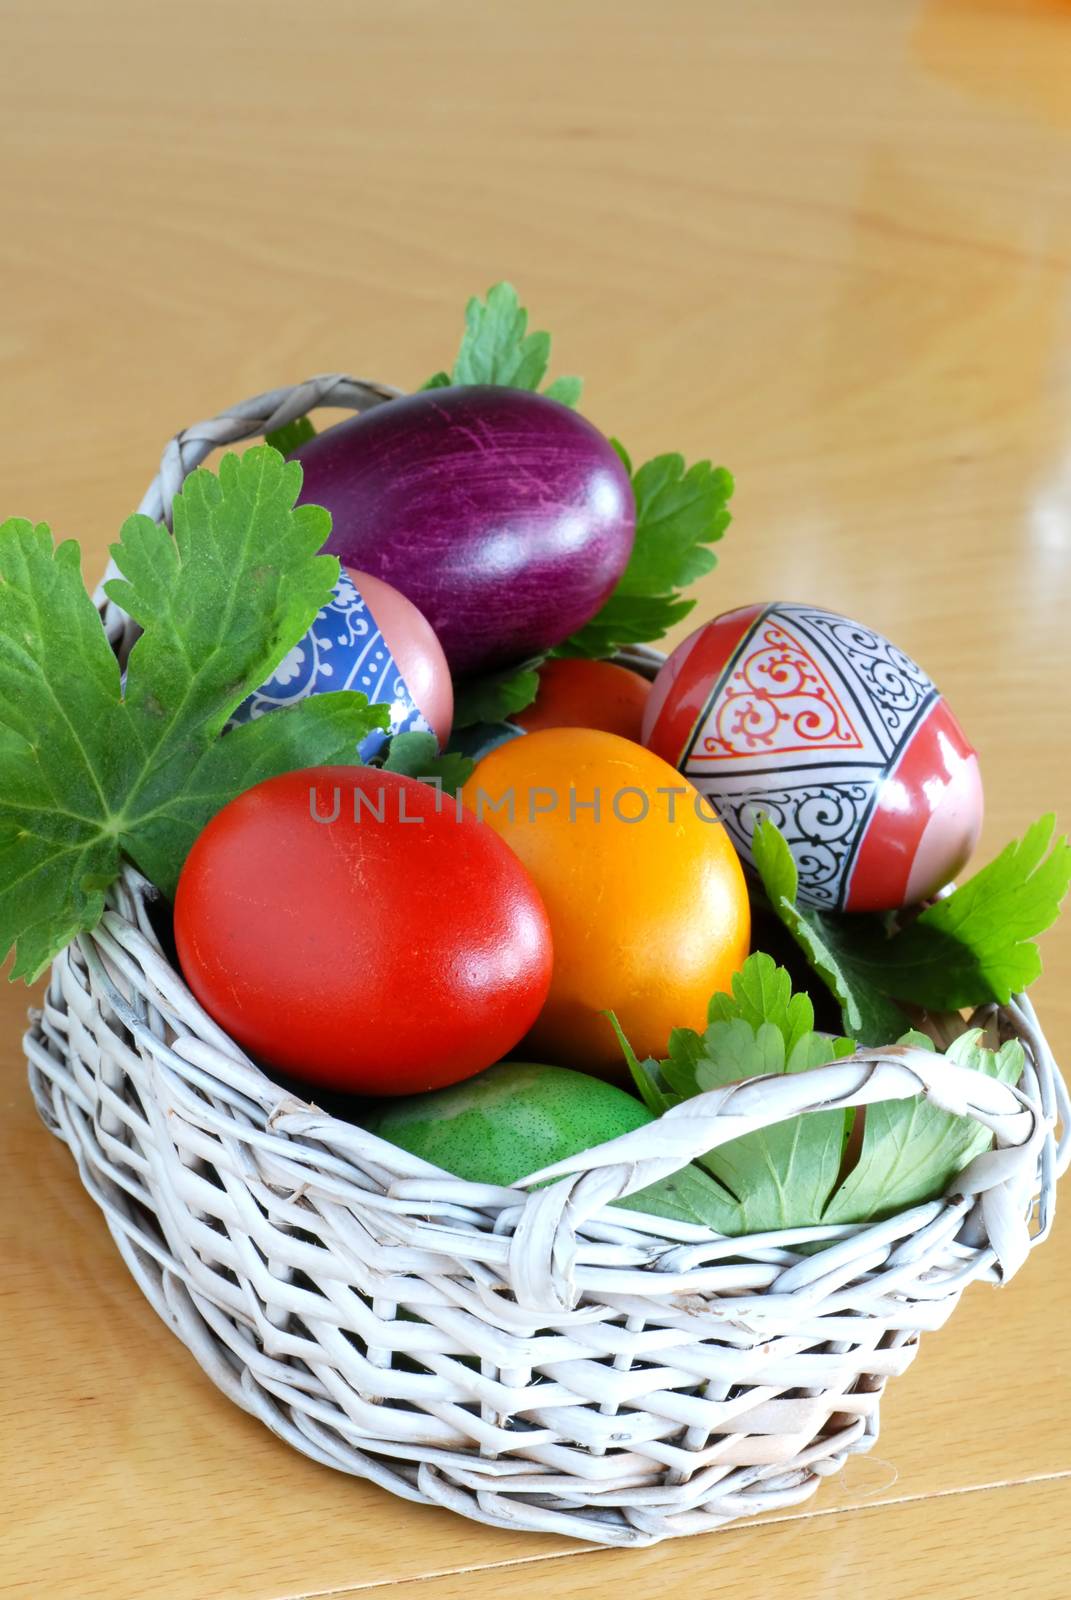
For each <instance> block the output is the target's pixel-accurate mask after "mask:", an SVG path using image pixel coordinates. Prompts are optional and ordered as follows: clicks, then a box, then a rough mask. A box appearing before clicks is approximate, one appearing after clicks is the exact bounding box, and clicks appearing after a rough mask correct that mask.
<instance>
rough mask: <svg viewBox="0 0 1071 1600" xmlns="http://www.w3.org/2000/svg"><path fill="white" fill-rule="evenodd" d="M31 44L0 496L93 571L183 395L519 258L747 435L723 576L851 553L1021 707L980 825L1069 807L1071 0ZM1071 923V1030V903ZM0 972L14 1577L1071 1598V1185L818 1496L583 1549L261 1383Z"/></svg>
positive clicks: (12, 236) (90, 11) (176, 24)
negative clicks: (217, 1333) (207, 1374)
mask: <svg viewBox="0 0 1071 1600" xmlns="http://www.w3.org/2000/svg"><path fill="white" fill-rule="evenodd" d="M0 59H2V60H3V63H4V80H5V81H4V93H3V96H2V100H0V127H2V141H3V187H2V194H3V201H2V218H3V226H2V229H0V260H2V263H3V293H4V298H3V313H2V316H0V364H2V378H3V381H2V383H0V488H2V494H3V504H2V506H0V512H2V513H3V514H5V515H6V514H11V513H19V514H22V515H27V516H32V517H34V518H40V519H46V520H48V521H49V522H51V524H52V525H53V527H54V529H55V530H56V531H57V532H58V533H61V534H64V535H70V534H75V535H77V536H78V537H79V538H81V539H82V540H83V541H84V546H85V551H86V570H87V573H88V574H89V575H90V576H91V577H95V576H96V574H97V572H98V570H99V569H100V567H101V566H102V563H103V558H104V551H105V546H106V544H107V542H108V540H109V539H110V538H112V537H114V535H115V533H116V531H117V529H118V526H119V523H120V521H121V519H122V517H123V516H124V515H125V514H126V513H127V512H128V511H129V510H131V509H132V508H133V506H134V504H135V502H136V501H137V499H138V498H139V497H140V494H141V492H142V489H143V487H144V485H145V483H146V482H147V480H148V478H149V476H150V475H151V473H152V471H153V469H154V465H155V461H156V458H157V454H158V451H159V449H160V446H161V445H162V443H163V441H164V440H165V439H166V438H167V437H168V435H169V434H170V433H171V432H172V431H174V429H175V428H177V427H178V426H180V425H183V424H185V423H188V422H191V421H193V420H194V419H195V418H198V417H200V416H203V415H205V414H207V413H211V412H212V411H213V410H215V409H217V408H218V407H219V406H221V405H223V404H225V403H227V402H229V401H232V400H236V399H238V398H240V397H242V396H245V395H248V394H251V393H254V392H255V391H257V390H259V389H262V388H267V387H269V386H272V385H275V384H277V383H281V382H286V381H290V380H293V379H297V378H301V377H304V376H307V375H308V374H309V373H313V372H318V371H323V370H330V369H338V368H341V369H349V370H351V371H355V372H358V373H361V374H367V375H372V376H377V377H382V378H387V379H390V380H393V381H395V382H398V383H400V384H403V385H405V384H411V383H414V382H416V381H418V380H420V379H421V378H422V377H423V376H424V375H425V374H426V373H428V372H430V371H431V370H432V369H433V368H435V367H437V366H439V365H441V364H442V363H443V362H444V360H447V359H449V357H450V355H451V354H452V352H453V348H454V346H455V343H456V338H457V334H458V328H459V322H460V314H461V307H462V305H463V302H464V300H465V298H466V297H467V296H468V295H469V294H470V293H471V292H473V291H474V290H482V289H484V288H485V287H486V286H487V284H489V283H490V282H492V281H494V280H495V279H498V278H501V277H510V278H512V279H513V280H515V281H516V282H517V283H518V284H519V285H520V286H521V288H522V289H523V292H524V295H525V297H526V299H527V300H528V302H529V304H530V305H531V306H532V307H533V308H534V309H535V312H536V314H537V317H538V322H539V325H542V326H549V327H550V328H552V329H553V330H555V332H556V335H557V352H558V353H557V370H558V371H580V372H582V373H584V374H585V375H586V376H587V380H588V388H587V399H586V408H587V410H588V412H589V414H590V415H591V416H592V417H593V419H594V420H595V421H596V422H598V423H599V424H601V425H602V426H604V427H605V428H606V429H607V430H610V431H613V432H615V433H616V434H618V435H619V436H620V437H622V438H623V439H625V440H626V441H627V442H628V443H629V445H630V447H631V448H632V449H633V450H634V451H639V452H647V453H654V452H656V451H659V450H665V449H680V450H682V451H684V452H685V453H686V454H688V455H689V456H698V455H701V454H702V455H705V454H708V453H709V454H713V455H714V456H715V457H717V458H718V459H719V460H722V461H724V462H725V463H726V464H727V465H729V466H731V467H732V468H733V470H734V471H735V472H736V474H737V478H738V485H739V489H738V497H737V503H736V521H735V524H734V526H733V528H732V530H731V532H730V535H729V537H728V539H727V540H726V542H725V544H724V545H723V547H722V550H723V555H722V562H721V566H720V567H719V569H718V571H717V572H716V573H715V574H714V575H713V576H712V577H711V578H710V579H709V580H708V581H707V583H706V594H705V596H704V605H705V607H706V609H707V610H708V611H709V612H710V613H713V612H715V611H718V610H723V609H726V608H728V607H730V606H734V605H739V604H742V603H744V602H747V601H751V600H756V599H773V598H777V597H782V598H798V599H814V600H819V601H821V602H823V603H825V604H827V605H828V606H830V607H832V608H834V609H837V610H841V611H845V612H847V613H848V614H849V615H855V616H858V617H859V618H860V619H862V620H864V621H866V622H868V623H871V624H873V625H874V626H876V627H877V628H879V629H881V630H882V631H884V632H886V633H888V634H890V635H891V636H892V637H893V638H894V639H895V640H896V641H897V642H898V643H899V644H900V645H902V646H903V647H904V648H905V649H907V650H908V651H909V652H911V653H912V654H913V655H915V656H916V657H918V658H920V659H921V660H922V662H923V663H924V664H925V666H926V667H927V668H928V670H929V671H930V672H931V673H932V674H933V675H934V677H935V678H936V679H937V681H938V682H939V683H940V684H941V685H942V687H943V688H944V689H945V690H946V692H947V693H948V695H949V698H950V700H951V702H952V704H953V705H954V706H955V707H956V708H957V710H958V712H959V715H960V717H961V719H962V720H963V721H964V722H965V723H966V726H967V728H968V730H969V732H970V734H971V735H972V736H973V739H974V741H975V742H976V744H977V745H978V747H979V750H980V752H981V757H982V762H983V769H984V773H985V779H986V787H987V799H988V815H987V822H986V829H985V835H984V840H983V852H982V853H983V855H989V854H991V853H992V852H993V851H994V850H995V849H996V848H998V847H999V845H1000V844H1001V843H1002V842H1003V841H1004V840H1006V839H1007V838H1009V837H1011V835H1012V834H1013V833H1016V832H1020V831H1022V829H1023V828H1024V826H1025V825H1026V824H1027V823H1028V822H1029V821H1031V820H1032V819H1033V818H1034V817H1035V816H1036V815H1037V814H1039V813H1040V812H1041V811H1042V810H1044V809H1046V808H1049V807H1053V806H1056V807H1058V808H1061V809H1062V811H1063V814H1064V820H1065V822H1066V821H1068V820H1071V781H1069V780H1071V754H1069V750H1071V744H1069V738H1068V735H1069V733H1071V726H1069V718H1068V711H1067V693H1068V691H1067V684H1068V675H1069V673H1071V626H1069V614H1068V613H1069V603H1071V359H1069V355H1071V6H1069V5H1068V4H1067V3H1066V0H1003V3H998V0H974V3H968V0H930V3H926V4H916V3H911V0H810V3H809V4H807V5H801V4H799V3H798V0H751V3H749V4H747V5H739V4H735V3H732V0H719V3H712V0H660V3H659V4H657V5H651V4H650V3H649V0H615V3H614V4H610V3H609V0H543V3H542V4H540V5H539V6H538V7H537V6H523V7H522V6H509V5H503V4H501V3H498V0H452V3H451V4H450V5H445V4H442V3H439V4H436V3H435V0H393V3H391V4H386V5H384V4H382V3H379V4H372V3H370V0H303V3H301V4H295V3H294V0H286V3H283V0H255V3H254V0H230V3H228V4H226V5H223V6H220V5H217V4H215V3H212V4H209V3H207V0H186V3H185V4H183V5H180V6H164V5H162V4H158V3H153V0H94V3H93V4H92V5H86V4H84V0H3V4H2V5H0ZM1046 963H1047V969H1048V974H1047V976H1046V978H1045V979H1044V980H1043V981H1042V983H1041V984H1040V985H1039V989H1038V999H1039V1003H1040V1006H1041V1009H1042V1011H1043V1014H1044V1015H1045V1017H1046V1020H1047V1023H1048V1025H1049V1028H1050V1032H1051V1036H1052V1038H1053V1042H1054V1044H1055V1045H1056V1047H1057V1050H1058V1052H1059V1051H1060V1050H1061V1049H1062V1051H1063V1054H1064V1055H1065V1057H1067V1056H1071V982H1069V978H1071V918H1069V921H1068V924H1067V926H1066V927H1065V928H1064V930H1063V931H1062V932H1060V931H1058V932H1057V933H1055V934H1054V935H1053V936H1051V937H1050V938H1049V940H1048V942H1047V945H1046ZM0 1004H2V1008H3V1010H2V1025H3V1032H2V1047H3V1048H2V1054H0V1097H2V1102H3V1108H4V1116H3V1121H2V1126H0V1140H2V1151H0V1173H2V1174H3V1180H4V1184H3V1192H4V1200H3V1215H2V1218H0V1239H2V1246H0V1249H2V1258H0V1259H2V1273H0V1295H2V1297H3V1299H2V1313H0V1315H2V1326H0V1339H2V1342H3V1351H2V1359H0V1434H2V1449H0V1474H2V1479H3V1481H2V1484H0V1507H2V1510H0V1519H2V1520H3V1529H2V1533H0V1595H3V1596H4V1597H5V1600H8V1597H12V1596H19V1597H27V1600H97V1597H100V1600H104V1597H107V1600H283V1597H286V1600H297V1597H299V1596H300V1597H311V1596H324V1595H331V1596H333V1597H335V1600H340V1597H342V1596H346V1595H354V1594H359V1593H363V1592H365V1591H367V1590H373V1591H376V1590H378V1589H380V1588H385V1587H389V1586H393V1590H392V1592H393V1594H394V1596H395V1597H396V1600H448V1597H454V1596H458V1597H461V1596H464V1597H465V1600H482V1597H483V1596H492V1595H497V1594H499V1593H500V1592H501V1590H502V1586H503V1585H506V1584H508V1585H510V1593H511V1594H514V1595H516V1596H518V1597H526V1596H544V1595H547V1594H552V1595H563V1596H564V1595H569V1596H574V1595H579V1596H584V1597H603V1596H606V1597H609V1596H611V1595H612V1594H614V1593H615V1592H616V1591H617V1590H618V1587H619V1586H620V1585H623V1584H628V1585H632V1586H633V1587H634V1590H635V1592H638V1593H641V1594H655V1593H665V1594H678V1593H685V1592H687V1591H690V1590H691V1589H692V1588H693V1586H694V1585H695V1584H696V1583H697V1581H699V1580H700V1578H701V1576H702V1578H704V1579H705V1580H706V1584H705V1587H706V1588H713V1587H715V1586H716V1588H717V1590H718V1592H719V1594H720V1595H721V1597H722V1600H742V1597H744V1596H748V1597H753V1596H756V1595H759V1596H761V1597H762V1600H781V1597H782V1596H785V1597H787V1596H792V1597H793V1600H809V1597H812V1596H813V1597H819V1596H821V1597H822V1600H838V1597H842V1596H844V1597H854V1596H855V1595H856V1593H858V1592H865V1593H866V1595H867V1596H868V1600H893V1597H897V1600H899V1597H905V1600H908V1597H910V1600H918V1597H920V1596H931V1595H933V1596H944V1597H947V1600H955V1597H963V1600H988V1597H990V1596H992V1597H997V1596H1001V1597H1003V1596H1004V1595H1005V1594H1006V1592H1007V1591H1008V1589H1009V1585H1011V1584H1022V1585H1023V1586H1024V1587H1028V1588H1029V1590H1030V1592H1031V1594H1032V1596H1033V1597H1034V1600H1049V1597H1055V1596H1057V1595H1061V1596H1062V1595H1065V1594H1066V1592H1067V1587H1068V1576H1067V1559H1068V1551H1069V1547H1071V1535H1069V1533H1068V1528H1069V1526H1071V1388H1069V1365H1071V1362H1069V1357H1071V1333H1069V1332H1068V1329H1069V1326H1071V1220H1069V1219H1068V1218H1066V1217H1065V1218H1064V1219H1063V1220H1062V1223H1061V1225H1059V1226H1058V1227H1057V1230H1056V1233H1055V1236H1054V1238H1053V1240H1052V1241H1051V1243H1050V1244H1049V1246H1048V1247H1047V1248H1046V1249H1045V1250H1043V1251H1040V1252H1038V1253H1037V1255H1035V1257H1034V1258H1033V1259H1032V1260H1031V1261H1030V1262H1029V1263H1028V1265H1027V1266H1026V1267H1025V1269H1024V1270H1023V1272H1022V1273H1021V1274H1020V1276H1019V1277H1018V1278H1017V1279H1016V1280H1015V1281H1014V1282H1013V1283H1012V1284H1011V1285H1010V1286H1009V1287H1008V1288H1006V1289H1004V1290H1001V1291H994V1290H992V1289H986V1288H976V1289H974V1290H972V1291H971V1292H970V1293H969V1294H968V1295H967V1297H966V1299H965V1301H964V1304H963V1305H962V1307H961V1308H960V1311H959V1313H958V1314H957V1316H956V1317H955V1318H954V1319H953V1320H952V1322H951V1323H950V1324H949V1326H948V1327H947V1328H946V1329H945V1330H944V1332H942V1333H941V1334H939V1335H936V1336H934V1337H932V1338H930V1339H928V1340H927V1341H925V1342H924V1346H923V1350H922V1354H921V1356H920V1359H919V1360H918V1362H916V1364H915V1365H914V1367H913V1368H912V1369H911V1371H910V1372H909V1373H908V1375H907V1376H906V1377H904V1378H903V1379H901V1380H899V1381H898V1382H896V1383H894V1385H893V1386H892V1388H891V1390H890V1392H889V1395H888V1398H887V1400H886V1403H885V1417H884V1431H883V1433H882V1437H881V1440H880V1442H879V1444H878V1447H877V1450H876V1452H875V1454H873V1455H871V1456H870V1457H866V1458H857V1459H854V1460H852V1462H851V1463H850V1464H849V1467H848V1469H847V1470H846V1471H845V1473H844V1474H843V1475H842V1476H841V1477H840V1478H839V1479H835V1480H833V1481H831V1482H829V1483H828V1484H827V1485H825V1486H824V1487H823V1488H822V1490H821V1491H820V1493H819V1494H818V1496H817V1498H816V1499H815V1500H813V1501H812V1502H811V1503H810V1504H808V1505H807V1506H805V1507H803V1508H801V1509H799V1510H797V1511H794V1512H792V1513H790V1514H789V1515H787V1516H780V1517H777V1518H775V1519H773V1523H772V1525H768V1526H759V1525H754V1524H753V1525H751V1526H748V1527H745V1528H742V1529H734V1530H730V1531H728V1532H725V1533H722V1534H718V1535H712V1536H708V1537H707V1538H704V1539H699V1540H691V1541H676V1542H674V1543H672V1544H670V1545H665V1546H660V1547H658V1548H656V1549H654V1550H650V1551H647V1552H643V1553H639V1554H626V1553H607V1552H603V1551H597V1550H596V1551H589V1550H586V1549H585V1548H583V1547H580V1546H577V1545H574V1544H570V1543H568V1542H566V1541H563V1540H556V1539H549V1538H543V1537H538V1536H535V1535H532V1536H528V1535H511V1534H509V1533H505V1532H498V1531H495V1530H491V1529H487V1528H483V1527H478V1526H476V1525H474V1524H470V1523H466V1522H463V1521H460V1520H458V1519H455V1518H454V1517H452V1516H450V1515H448V1514H446V1513H444V1512H438V1511H432V1510H425V1509H419V1508H415V1507H411V1506H409V1505H406V1504H403V1503H401V1502H399V1501H396V1500H393V1499H391V1498H389V1497H388V1496H387V1495H386V1494H385V1493H383V1492H381V1491H380V1490H378V1489H376V1488H373V1487H371V1486H367V1485H364V1484H362V1483H359V1482H356V1481H351V1480H349V1479H347V1478H345V1477H342V1476H340V1475H336V1474H333V1473H331V1472H329V1471H327V1470H325V1469H322V1468H320V1467H318V1466H314V1465H313V1464H311V1463H310V1462H308V1461H306V1460H304V1459H302V1458H300V1457H299V1456H297V1455H295V1454H292V1453H290V1452H289V1451H288V1450H287V1449H286V1448H285V1447H284V1446H283V1445H282V1444H280V1443H278V1442H277V1441H276V1440H275V1439H273V1438H272V1437H271V1436H269V1435H268V1434H267V1433H266V1432H265V1431H263V1430H262V1428H261V1427H260V1425H259V1424H258V1423H256V1422H255V1421H253V1420H251V1419H250V1418H249V1417H247V1416H245V1415H243V1414H241V1413H239V1412H238V1411H237V1410H235V1409H233V1408H232V1407H231V1406H230V1405H229V1403H228V1402H227V1401H225V1400H224V1399H223V1398H222V1397H221V1396H220V1395H219V1394H218V1393H217V1392H216V1391H215V1390H214V1389H213V1388H212V1387H211V1386H210V1385H209V1383H208V1382H207V1380H206V1379H204V1378H202V1376H201V1375H200V1373H199V1371H198V1369H197V1368H196V1367H195V1365H194V1363H193V1361H192V1359H191V1358H190V1357H189V1356H188V1355H187V1354H186V1352H185V1351H184V1350H183V1349H182V1348H181V1347H180V1346H179V1344H177V1343H176V1341H175V1340H174V1339H173V1338H172V1337H171V1335H170V1334H169V1333H168V1332H167V1331H166V1330H165V1329H164V1327H163V1326H162V1324H160V1323H159V1322H158V1321H157V1320H156V1317H155V1315H154V1314H153V1312H152V1311H150V1309H149V1308H148V1306H147V1304H146V1303H145V1302H144V1301H142V1300H141V1298H140V1297H139V1294H138V1292H137V1291H136V1289H135V1288H134V1286H133V1285H132V1283H131V1282H130V1281H129V1280H128V1278H127V1276H126V1274H125V1271H124V1269H123V1268H122V1267H121V1266H120V1264H119V1260H118V1257H117V1255H116V1252H115V1250H114V1249H113V1247H112V1245H111V1242H110V1240H109V1238H108V1236H107V1234H106V1231H105V1228H104V1225H103V1223H102V1221H101V1219H100V1217H99V1216H98V1215H97V1214H96V1212H95V1211H94V1209H93V1207H92V1206H91V1204H90V1203H89V1201H88V1200H87V1198H86V1197H85V1196H84V1194H83V1193H82V1191H81V1189H80V1187H79V1185H78V1182H77V1179H76V1177H75V1175H74V1172H73V1170H72V1168H71V1166H70V1163H69V1158H68V1156H67V1154H66V1152H65V1151H64V1150H63V1149H62V1147H61V1146H60V1145H58V1144H57V1143H55V1142H54V1141H53V1140H52V1139H50V1138H49V1137H48V1136H47V1134H46V1133H45V1132H44V1130H43V1129H42V1128H41V1127H40V1126H39V1125H38V1123H37V1122H36V1120H35V1118H34V1115H33V1113H32V1111H31V1107H30V1102H29V1098H28V1095H27V1091H26V1088H25V1083H24V1074H23V1064H22V1060H21V1056H20V1050H19V1043H18V1040H19V1033H20V1030H21V1024H22V1017H23V1013H24V1008H25V1005H26V995H25V992H24V991H23V990H22V989H21V988H19V989H7V990H5V992H4V994H3V997H2V1000H0ZM1065 1205H1067V1206H1068V1207H1069V1209H1071V1193H1069V1195H1068V1199H1067V1201H1065ZM637 1585H638V1588H636V1586H637Z"/></svg>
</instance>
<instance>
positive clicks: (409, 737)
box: [383, 730, 476, 795]
mask: <svg viewBox="0 0 1071 1600" xmlns="http://www.w3.org/2000/svg"><path fill="white" fill-rule="evenodd" d="M475 766H476V763H475V761H473V760H471V758H470V757H469V756H463V755H459V754H457V753H456V752H455V751H452V750H448V751H445V752H444V753H443V754H442V755H440V754H439V743H438V740H437V739H436V737H435V735H434V734H433V733H421V732H419V731H418V730H414V731H413V732H411V733H396V734H395V735H394V738H393V739H392V740H391V742H390V748H389V750H388V751H387V759H386V760H385V761H384V763H383V768H384V771H386V772H400V773H401V774H402V776H403V777H405V778H419V779H421V781H422V782H424V783H434V784H435V785H436V786H437V787H438V788H439V789H440V790H441V791H442V793H443V794H451V795H453V794H456V793H457V791H458V790H459V789H460V788H461V786H462V785H463V784H465V783H467V782H468V780H469V778H470V777H471V776H472V773H473V771H474V769H475Z"/></svg>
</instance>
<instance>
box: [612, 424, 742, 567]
mask: <svg viewBox="0 0 1071 1600" xmlns="http://www.w3.org/2000/svg"><path fill="white" fill-rule="evenodd" d="M632 487H633V489H634V490H635V494H636V543H635V545H634V546H633V550H632V557H631V559H630V561H629V564H628V566H627V567H626V568H625V571H624V574H623V576H622V578H621V582H620V583H619V585H618V590H617V592H618V593H620V594H628V595H650V594H660V595H664V594H669V593H671V592H672V591H673V590H674V589H684V588H686V587H687V586H688V584H690V583H694V581H695V580H696V578H701V577H702V576H703V575H704V573H707V572H711V571H713V569H714V567H715V566H716V565H717V558H716V556H715V555H714V552H713V550H710V549H708V548H707V547H708V546H709V545H711V544H713V543H715V542H716V541H717V540H718V539H720V538H721V537H722V535H723V534H724V532H725V530H726V528H727V527H728V526H729V523H730V522H731V520H732V518H731V515H730V512H729V509H728V505H729V501H730V499H731V498H732V493H733V479H732V475H731V473H729V472H727V471H726V470H725V468H724V467H714V466H712V465H711V463H710V462H709V461H697V462H696V463H695V465H694V466H692V467H689V468H687V469H686V468H685V465H684V457H683V456H679V455H675V454H674V455H665V456H656V457H655V459H654V460H653V461H648V462H646V463H645V465H644V466H642V467H640V469H639V471H638V472H636V473H634V474H633V478H632Z"/></svg>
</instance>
